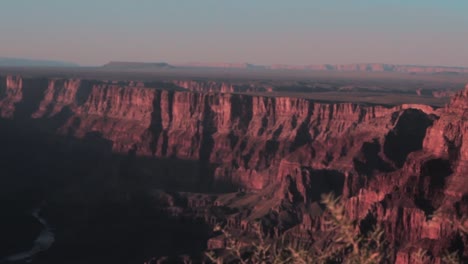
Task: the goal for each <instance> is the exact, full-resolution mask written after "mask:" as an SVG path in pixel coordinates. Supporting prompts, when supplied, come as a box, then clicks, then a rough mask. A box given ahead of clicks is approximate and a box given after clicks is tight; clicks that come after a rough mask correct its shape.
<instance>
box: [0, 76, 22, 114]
mask: <svg viewBox="0 0 468 264" xmlns="http://www.w3.org/2000/svg"><path fill="white" fill-rule="evenodd" d="M0 80H1V79H0ZM1 81H2V82H3V83H2V85H3V86H4V88H3V89H4V91H2V92H3V95H2V96H1V97H0V109H1V110H0V115H1V117H3V118H12V117H13V114H14V112H15V104H16V103H18V102H20V101H21V100H22V99H23V90H22V89H23V79H22V78H21V77H20V76H7V77H6V78H5V79H3V80H1ZM0 87H1V86H0Z"/></svg>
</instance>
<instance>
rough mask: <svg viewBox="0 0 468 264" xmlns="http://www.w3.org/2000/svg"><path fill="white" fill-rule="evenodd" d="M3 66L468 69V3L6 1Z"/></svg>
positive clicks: (1, 14)
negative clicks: (51, 62) (12, 62)
mask: <svg viewBox="0 0 468 264" xmlns="http://www.w3.org/2000/svg"><path fill="white" fill-rule="evenodd" d="M0 35H1V41H0V57H1V56H4V57H6V56H8V57H24V58H36V59H58V60H67V61H73V62H77V63H80V64H84V65H93V64H103V63H105V62H107V61H109V60H130V61H167V62H170V63H183V62H193V61H202V62H250V63H256V64H275V63H285V64H320V63H355V62H385V63H402V64H428V65H452V66H468V1H467V0H402V1H399V0H389V1H383V0H381V1H379V0H367V1H364V0H362V1H360V0H356V1H351V0H342V1H338V0H336V1H333V0H326V1H313V0H296V1H295V0H289V1H286V0H278V1H276V0H257V1H255V0H250V1H247V0H225V1H223V0H187V1H184V0H166V1H162V0H161V1H158V0H127V1H123V0H76V1H75V0H2V1H1V3H0Z"/></svg>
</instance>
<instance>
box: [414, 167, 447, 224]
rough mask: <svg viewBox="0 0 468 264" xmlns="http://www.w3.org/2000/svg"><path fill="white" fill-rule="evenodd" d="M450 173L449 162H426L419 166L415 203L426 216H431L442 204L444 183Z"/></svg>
mask: <svg viewBox="0 0 468 264" xmlns="http://www.w3.org/2000/svg"><path fill="white" fill-rule="evenodd" d="M452 173H453V171H452V168H451V165H450V161H448V160H444V159H432V160H428V161H426V162H424V164H423V165H422V166H421V175H420V177H419V183H418V186H419V192H418V195H417V197H416V199H415V203H416V204H417V205H418V207H420V208H421V209H423V210H424V212H425V213H426V215H428V216H429V215H432V214H433V213H434V211H435V210H436V209H437V208H438V207H439V206H440V205H441V204H442V201H443V198H444V187H445V182H446V179H447V177H448V176H449V175H451V174H452Z"/></svg>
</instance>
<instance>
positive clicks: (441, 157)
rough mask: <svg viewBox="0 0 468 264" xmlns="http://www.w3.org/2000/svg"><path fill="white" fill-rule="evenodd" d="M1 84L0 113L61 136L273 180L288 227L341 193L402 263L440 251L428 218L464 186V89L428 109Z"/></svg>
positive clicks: (245, 180)
mask: <svg viewBox="0 0 468 264" xmlns="http://www.w3.org/2000/svg"><path fill="white" fill-rule="evenodd" d="M371 66H372V65H371ZM365 67H368V65H367V66H365ZM372 67H373V66H372ZM372 67H371V68H372ZM376 67H377V66H376ZM382 67H383V69H384V70H385V67H387V66H385V65H384V66H382ZM377 68H378V67H377ZM349 69H358V70H362V69H363V68H362V67H361V66H359V67H358V68H355V67H354V68H353V67H351V68H348V67H344V68H343V70H349ZM372 69H373V68H372ZM378 69H381V68H378ZM4 81H5V82H4V85H3V88H2V86H0V88H1V89H0V92H1V94H0V113H1V117H2V118H15V117H16V116H18V115H19V114H20V116H29V117H30V118H33V119H41V120H48V119H52V118H54V117H56V116H61V119H59V120H58V122H59V123H58V126H57V127H58V129H57V132H58V133H62V134H68V135H74V136H76V137H84V136H85V135H86V134H87V133H89V132H98V133H99V134H100V135H102V137H103V138H105V139H108V140H111V141H112V142H113V150H114V151H115V152H121V153H126V152H128V151H130V150H134V151H136V154H137V155H142V156H155V157H157V158H177V159H178V160H189V161H193V162H196V163H197V164H199V167H198V168H199V170H198V171H193V172H191V173H193V174H197V175H199V176H200V177H205V178H210V179H212V180H213V181H214V182H215V183H216V182H221V183H227V184H228V185H229V186H231V187H242V188H246V189H251V190H262V189H264V188H266V187H267V186H278V188H277V189H276V190H275V191H274V193H275V194H274V198H275V199H277V200H281V199H283V200H284V201H287V202H288V203H290V204H292V205H293V206H297V207H296V208H295V209H294V212H293V213H291V214H295V215H296V216H299V217H297V218H294V217H290V218H291V219H292V220H290V221H289V220H288V221H289V222H288V224H289V225H292V224H301V223H300V222H301V221H302V225H304V227H303V228H306V226H314V228H318V226H320V221H319V219H317V215H316V214H314V215H313V217H309V216H304V215H307V212H302V211H301V210H302V209H300V208H307V207H308V206H310V205H311V204H314V203H317V202H318V201H319V198H320V196H319V194H320V193H324V192H330V191H334V192H336V193H338V194H342V195H343V196H344V197H345V198H346V199H347V200H346V203H347V208H348V215H349V216H350V217H352V218H353V219H356V220H363V219H364V218H366V217H371V218H374V219H376V220H377V221H378V222H379V223H381V224H382V225H383V226H384V228H385V230H386V232H387V235H388V238H389V240H390V241H391V242H396V241H398V242H399V245H398V246H399V248H400V249H401V250H402V251H400V252H399V253H398V254H397V261H398V263H407V262H408V261H409V258H410V257H409V256H410V255H411V251H404V250H403V249H404V248H405V246H409V245H411V244H415V245H416V244H417V245H418V246H420V247H424V248H428V249H429V250H431V253H432V254H434V255H436V256H440V254H442V253H441V252H442V249H446V248H447V245H448V244H449V242H450V241H451V239H453V238H454V237H455V235H456V230H455V229H454V226H453V225H451V224H450V223H449V222H448V221H446V220H444V218H443V217H440V216H436V217H433V218H431V217H430V215H432V214H433V213H434V212H441V213H443V214H445V215H449V216H453V215H454V214H455V211H457V210H458V211H460V210H461V209H460V208H459V207H460V206H459V205H460V204H462V205H463V204H464V203H465V202H464V201H465V200H463V199H464V198H463V197H466V196H467V195H468V181H466V175H468V165H467V161H468V140H466V137H467V136H466V135H468V134H467V133H468V122H466V121H467V119H468V86H467V88H466V89H465V91H463V92H460V93H459V94H457V95H456V96H455V97H454V98H453V99H452V101H451V103H450V104H449V105H448V106H447V107H446V108H445V109H438V110H434V109H433V108H431V107H428V106H421V105H402V106H396V107H392V108H389V107H383V106H364V105H359V104H352V103H336V104H332V103H329V104H327V103H317V102H314V101H311V100H306V99H300V98H286V97H263V96H248V95H240V94H231V93H224V92H232V91H233V89H234V90H235V88H233V86H232V85H227V84H223V83H221V84H220V83H216V82H203V83H202V82H175V84H176V85H177V86H179V87H183V88H185V89H187V90H190V91H196V92H189V91H187V92H179V91H167V90H158V89H148V88H145V87H142V84H131V83H115V84H112V83H108V82H99V83H98V82H89V81H80V80H49V81H48V85H44V87H43V89H42V90H41V89H36V90H34V91H35V92H34V93H32V92H31V91H33V90H32V88H31V87H33V86H34V85H35V82H34V81H31V80H28V85H27V87H26V85H25V81H24V80H23V79H22V78H21V77H11V76H9V77H7V78H6V79H5V80H4ZM37 84H40V85H41V87H42V85H43V84H42V82H41V83H37ZM155 88H158V87H155ZM214 92H223V93H214ZM24 101H27V102H28V103H27V104H26V103H25V102H24ZM26 105H27V107H26ZM54 129H55V127H54ZM169 174H170V172H169ZM168 176H171V175H168ZM187 178H190V176H187ZM191 179H193V178H191ZM457 204H458V205H457ZM285 211H287V210H285ZM177 213H180V212H179V211H177ZM281 213H285V214H287V212H281V211H280V212H279V214H281ZM443 214H442V215H443ZM287 217H288V216H285V217H284V218H287ZM294 221H296V222H294ZM296 234H297V236H298V237H300V236H301V234H300V231H298V232H296ZM405 250H406V249H405ZM465 254H467V252H465ZM405 261H406V262H405Z"/></svg>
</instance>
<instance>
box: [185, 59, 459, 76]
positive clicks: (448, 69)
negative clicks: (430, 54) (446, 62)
mask: <svg viewBox="0 0 468 264" xmlns="http://www.w3.org/2000/svg"><path fill="white" fill-rule="evenodd" d="M177 66H180V67H196V68H224V69H265V70H302V71H338V72H404V73H451V74H456V73H468V67H452V66H424V65H405V64H387V63H350V64H310V65H288V64H273V65H255V64H250V63H201V62H190V63H186V64H180V65H177Z"/></svg>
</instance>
